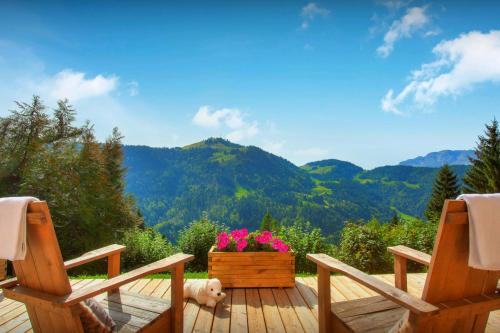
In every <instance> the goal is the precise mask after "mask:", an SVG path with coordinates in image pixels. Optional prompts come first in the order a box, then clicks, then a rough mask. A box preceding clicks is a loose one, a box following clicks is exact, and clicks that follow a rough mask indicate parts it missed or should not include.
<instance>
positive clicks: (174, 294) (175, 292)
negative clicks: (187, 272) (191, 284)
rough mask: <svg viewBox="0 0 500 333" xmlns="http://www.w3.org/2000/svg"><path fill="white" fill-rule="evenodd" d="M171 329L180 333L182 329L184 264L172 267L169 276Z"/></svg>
mask: <svg viewBox="0 0 500 333" xmlns="http://www.w3.org/2000/svg"><path fill="white" fill-rule="evenodd" d="M170 292H171V304H172V308H171V312H172V316H171V318H170V325H171V331H172V332H173V333H182V332H183V330H184V307H183V305H184V264H177V265H175V266H174V268H172V276H171V287H170Z"/></svg>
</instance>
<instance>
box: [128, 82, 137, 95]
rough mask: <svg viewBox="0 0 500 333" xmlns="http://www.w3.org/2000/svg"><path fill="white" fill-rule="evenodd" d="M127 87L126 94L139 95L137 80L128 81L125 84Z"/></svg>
mask: <svg viewBox="0 0 500 333" xmlns="http://www.w3.org/2000/svg"><path fill="white" fill-rule="evenodd" d="M127 87H128V94H129V95H130V96H131V97H134V96H137V95H139V82H137V81H130V82H129V83H128V84H127Z"/></svg>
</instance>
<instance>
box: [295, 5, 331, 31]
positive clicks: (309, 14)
mask: <svg viewBox="0 0 500 333" xmlns="http://www.w3.org/2000/svg"><path fill="white" fill-rule="evenodd" d="M329 14H330V10H328V9H326V8H321V7H319V6H318V5H317V4H316V3H314V2H310V3H308V4H307V5H305V6H304V7H302V11H301V12H300V16H302V18H303V21H302V24H301V26H300V28H301V29H302V30H306V29H307V28H309V25H310V23H311V22H312V21H313V20H314V19H315V18H316V17H326V16H328V15H329Z"/></svg>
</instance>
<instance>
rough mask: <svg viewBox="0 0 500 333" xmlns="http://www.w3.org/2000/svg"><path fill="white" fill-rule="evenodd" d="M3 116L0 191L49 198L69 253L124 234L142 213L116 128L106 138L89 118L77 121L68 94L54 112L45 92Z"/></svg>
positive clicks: (0, 121) (63, 246)
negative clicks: (128, 189)
mask: <svg viewBox="0 0 500 333" xmlns="http://www.w3.org/2000/svg"><path fill="white" fill-rule="evenodd" d="M16 105H17V109H16V110H14V111H12V112H11V114H10V115H9V116H7V117H4V118H0V156H1V158H0V196H13V195H31V196H35V197H38V198H40V199H42V200H46V201H47V202H48V204H49V206H50V208H51V214H52V220H53V223H54V226H55V230H56V233H57V236H58V240H59V245H60V246H61V251H62V253H63V256H65V257H71V256H76V255H79V254H81V253H82V252H85V251H88V250H91V249H95V248H97V247H100V246H104V245H108V244H110V243H113V242H120V241H121V238H122V236H123V234H124V232H125V231H126V230H129V229H130V228H132V227H135V225H138V224H140V222H141V218H140V217H139V216H138V214H137V208H136V207H135V203H134V201H133V200H132V198H131V197H129V196H127V195H126V194H125V193H124V172H125V170H124V169H123V167H122V161H123V152H122V150H121V149H122V146H121V138H122V137H121V135H120V133H119V132H118V130H117V129H115V130H114V131H113V135H112V136H111V137H110V139H108V140H107V141H106V143H105V144H101V143H99V142H98V141H97V139H96V138H95V136H94V133H93V128H92V126H90V125H89V124H86V125H84V126H82V127H75V126H74V120H75V111H74V109H73V108H72V106H71V105H70V104H69V103H68V101H67V100H62V101H59V102H58V103H57V107H56V109H55V110H54V112H53V115H52V116H50V115H49V114H48V113H47V112H46V108H45V107H44V105H43V103H42V102H41V100H40V98H39V97H37V96H35V97H33V100H32V102H31V104H27V103H19V102H18V103H17V104H16Z"/></svg>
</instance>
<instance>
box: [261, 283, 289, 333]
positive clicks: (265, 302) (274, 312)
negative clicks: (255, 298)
mask: <svg viewBox="0 0 500 333" xmlns="http://www.w3.org/2000/svg"><path fill="white" fill-rule="evenodd" d="M259 295H260V301H261V303H262V312H263V314H264V320H265V322H266V328H267V332H269V333H286V331H285V326H283V322H282V321H281V316H280V312H279V310H278V306H277V305H276V301H275V299H274V296H273V292H272V290H271V289H269V288H262V289H259Z"/></svg>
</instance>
